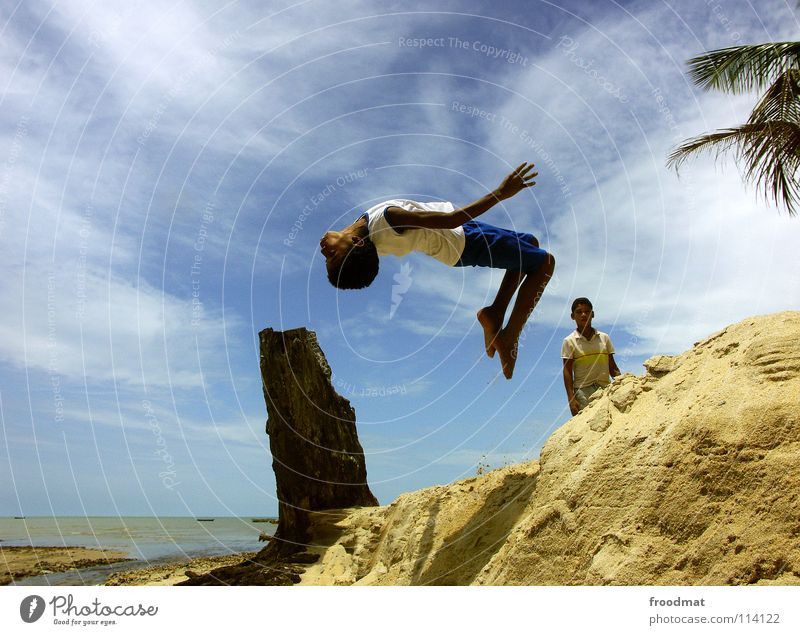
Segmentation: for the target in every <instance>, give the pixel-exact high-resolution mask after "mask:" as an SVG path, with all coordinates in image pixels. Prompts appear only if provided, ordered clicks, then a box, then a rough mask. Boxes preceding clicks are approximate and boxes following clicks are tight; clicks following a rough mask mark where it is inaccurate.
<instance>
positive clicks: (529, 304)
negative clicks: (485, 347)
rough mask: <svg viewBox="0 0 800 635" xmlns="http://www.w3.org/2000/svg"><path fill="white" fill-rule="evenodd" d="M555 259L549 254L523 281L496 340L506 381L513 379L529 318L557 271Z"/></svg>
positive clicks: (495, 343)
mask: <svg viewBox="0 0 800 635" xmlns="http://www.w3.org/2000/svg"><path fill="white" fill-rule="evenodd" d="M555 264H556V263H555V259H554V258H553V256H552V255H551V254H547V258H546V259H545V261H544V263H543V264H542V266H541V267H540V268H539V269H538V270H537V271H535V272H533V273H529V274H527V275H526V276H525V279H524V280H523V281H522V285H521V286H520V288H519V293H518V294H517V300H516V302H514V308H513V309H512V310H511V315H510V316H509V318H508V323H507V324H506V326H505V328H503V329H500V332H499V333H498V334H497V336H496V337H495V339H494V347H495V349H496V350H497V352H498V354H499V355H500V364H501V365H502V367H503V375H505V377H506V379H511V376H512V375H513V374H514V365H515V364H516V363H517V346H518V344H519V336H520V333H522V327H523V326H525V322H527V321H528V317H529V316H530V314H531V312H532V311H533V309H534V307H535V306H536V303H537V302H539V298H541V297H542V294H543V293H544V288H545V287H546V286H547V283H548V282H550V278H551V277H552V275H553V270H554V269H555Z"/></svg>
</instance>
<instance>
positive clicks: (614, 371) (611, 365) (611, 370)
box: [608, 353, 622, 377]
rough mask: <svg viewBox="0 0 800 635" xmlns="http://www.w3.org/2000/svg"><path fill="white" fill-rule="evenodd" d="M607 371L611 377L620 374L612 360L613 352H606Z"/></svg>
mask: <svg viewBox="0 0 800 635" xmlns="http://www.w3.org/2000/svg"><path fill="white" fill-rule="evenodd" d="M608 372H609V374H610V375H611V376H612V377H619V376H620V375H621V374H622V373H621V372H620V370H619V367H618V366H617V362H615V361H614V353H609V354H608Z"/></svg>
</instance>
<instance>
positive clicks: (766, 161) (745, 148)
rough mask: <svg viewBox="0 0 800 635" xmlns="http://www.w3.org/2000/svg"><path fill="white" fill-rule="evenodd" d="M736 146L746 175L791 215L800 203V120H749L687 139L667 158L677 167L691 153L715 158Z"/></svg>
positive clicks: (746, 178) (669, 162) (668, 161)
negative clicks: (732, 126)
mask: <svg viewBox="0 0 800 635" xmlns="http://www.w3.org/2000/svg"><path fill="white" fill-rule="evenodd" d="M728 150H734V153H735V157H736V160H737V163H739V164H740V167H741V168H742V170H743V173H744V178H745V180H746V181H749V182H751V183H753V184H754V185H755V187H756V188H757V189H758V190H762V191H763V193H764V195H765V197H766V198H768V199H769V198H771V199H773V200H774V201H775V203H782V204H783V205H784V206H785V207H786V209H787V211H788V212H789V215H790V216H794V215H795V214H797V212H798V207H800V184H798V176H800V124H798V123H797V122H794V121H767V122H759V123H746V124H744V125H742V126H738V127H736V128H727V129H725V130H719V131H717V132H714V133H711V134H705V135H700V136H698V137H694V138H692V139H688V140H687V141H684V142H683V143H682V144H681V145H680V146H678V147H677V148H676V149H675V150H673V151H672V153H671V154H670V155H669V157H668V159H667V165H669V166H671V167H674V168H675V169H676V171H677V170H678V169H680V166H681V165H682V164H683V163H684V162H685V161H686V160H687V159H688V158H689V157H690V156H692V155H694V154H696V153H699V152H704V151H713V152H714V153H715V160H716V159H719V157H720V155H721V154H722V153H724V152H726V151H728Z"/></svg>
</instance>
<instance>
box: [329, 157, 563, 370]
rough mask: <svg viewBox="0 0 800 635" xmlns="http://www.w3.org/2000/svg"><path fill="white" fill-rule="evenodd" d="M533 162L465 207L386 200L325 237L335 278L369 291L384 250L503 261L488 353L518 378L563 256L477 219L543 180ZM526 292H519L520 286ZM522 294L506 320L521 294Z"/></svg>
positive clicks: (454, 260)
mask: <svg viewBox="0 0 800 635" xmlns="http://www.w3.org/2000/svg"><path fill="white" fill-rule="evenodd" d="M533 168H534V165H533V163H530V164H529V163H527V162H525V163H523V164H522V165H520V166H519V167H518V168H517V169H516V170H514V171H513V172H512V173H511V174H509V175H508V176H507V177H506V178H505V179H504V180H503V182H502V183H501V184H500V185H499V186H498V187H497V188H496V189H495V190H494V191H492V192H489V193H488V194H487V195H486V196H483V197H482V198H480V199H478V200H477V201H475V202H473V203H470V204H469V205H467V206H465V207H462V208H460V209H455V208H454V206H453V204H452V203H447V202H438V203H420V202H417V201H410V200H406V199H396V200H390V201H384V202H383V203H380V204H378V205H375V206H374V207H372V208H370V209H369V210H367V212H366V213H365V214H363V215H362V216H360V217H359V218H358V220H356V221H355V222H354V223H352V224H351V225H348V226H347V227H345V228H344V229H342V230H341V231H329V232H326V233H325V235H324V236H323V237H322V240H320V243H319V244H320V251H321V252H322V254H323V255H324V256H325V265H326V268H327V270H328V280H330V282H331V284H332V285H334V286H335V287H337V288H339V289H362V288H364V287H367V286H369V285H370V284H371V283H372V281H373V280H374V279H375V276H376V275H377V274H378V263H379V256H385V255H394V256H404V255H406V254H408V253H410V252H412V251H420V252H423V253H425V254H427V255H429V256H431V257H433V258H435V259H437V260H439V261H440V262H442V263H444V264H445V265H448V266H452V267H465V266H473V267H495V268H499V269H505V270H506V273H505V275H504V276H503V280H502V282H501V283H500V288H499V289H498V291H497V297H496V298H495V300H494V302H493V303H492V304H490V305H489V306H486V307H483V308H482V309H481V310H480V311H478V314H477V318H478V322H480V324H481V327H482V328H483V337H484V346H485V349H486V354H487V355H488V356H489V357H494V354H495V352H497V354H498V356H499V357H500V364H501V366H502V369H503V375H505V377H506V378H507V379H511V376H512V375H513V373H514V365H515V363H516V359H517V348H518V345H519V337H520V334H521V333H522V327H523V326H524V325H525V322H526V321H527V320H528V316H529V315H530V314H531V312H532V311H533V309H534V307H535V306H536V303H537V302H538V301H539V298H540V297H541V296H542V293H543V292H544V288H545V286H547V283H548V282H549V281H550V278H551V277H552V275H553V269H554V267H555V259H554V258H553V256H552V255H550V254H549V253H548V252H546V251H545V250H543V249H541V248H539V241H538V240H537V239H536V237H535V236H533V235H532V234H525V233H519V232H514V231H511V230H508V229H502V228H499V227H493V226H492V225H488V224H486V223H482V222H480V221H476V220H475V218H477V217H478V216H480V215H481V214H483V213H484V212H487V211H488V210H489V209H491V208H492V207H493V206H494V205H496V204H497V203H499V202H500V201H503V200H506V199H509V198H511V197H512V196H514V195H515V194H517V193H519V192H521V191H522V190H524V189H526V188H529V187H532V186H534V185H536V182H535V181H534V180H533V179H534V178H535V177H536V176H537V175H538V172H533V171H532V170H533ZM517 290H518V292H517ZM515 292H517V299H516V301H515V302H514V308H513V309H512V310H511V315H510V316H509V318H508V322H506V323H505V326H503V323H504V321H505V315H506V310H507V309H508V306H509V304H510V303H511V299H512V297H513V296H514V293H515Z"/></svg>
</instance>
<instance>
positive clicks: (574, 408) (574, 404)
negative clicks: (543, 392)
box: [569, 397, 581, 417]
mask: <svg viewBox="0 0 800 635" xmlns="http://www.w3.org/2000/svg"><path fill="white" fill-rule="evenodd" d="M569 411H570V412H571V413H572V416H573V417H574V416H575V415H576V414H578V413H579V412H580V411H581V407H580V406H579V405H578V400H577V399H576V398H575V397H573V398H572V399H570V400H569Z"/></svg>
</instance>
